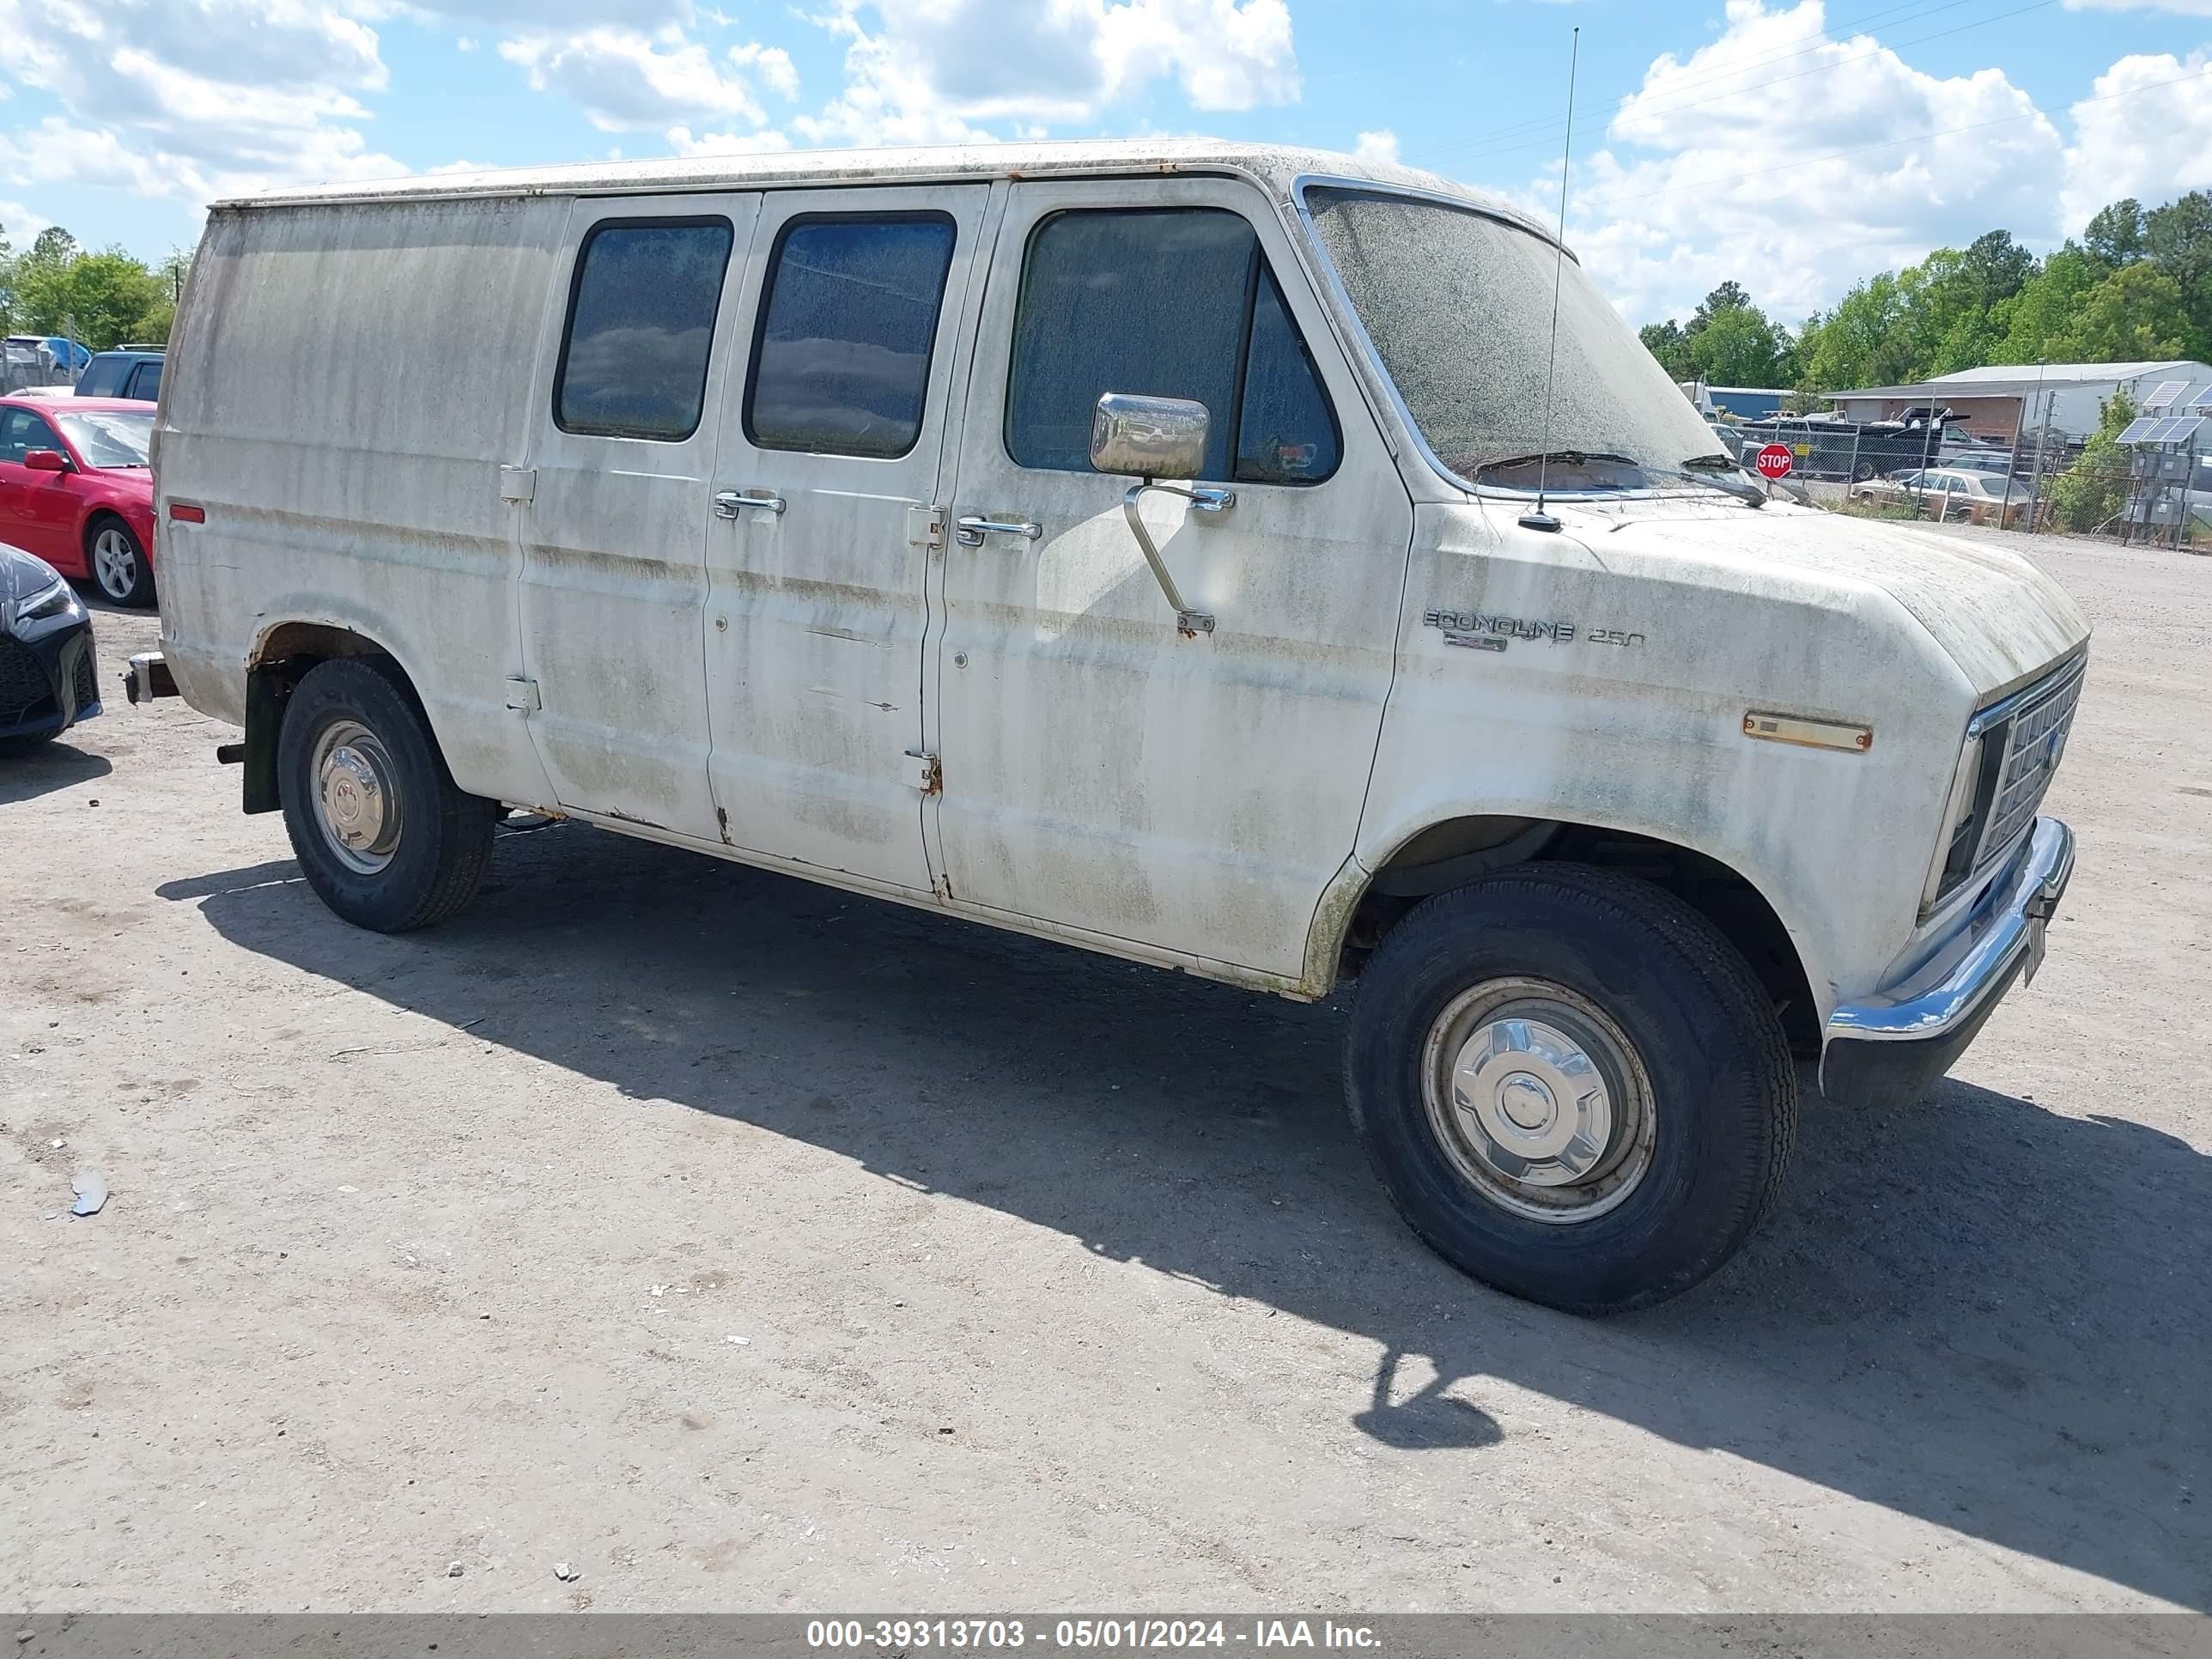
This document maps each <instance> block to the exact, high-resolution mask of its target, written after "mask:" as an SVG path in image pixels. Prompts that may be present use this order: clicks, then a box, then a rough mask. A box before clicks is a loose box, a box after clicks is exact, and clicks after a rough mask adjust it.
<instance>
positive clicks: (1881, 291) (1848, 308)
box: [1797, 271, 1912, 392]
mask: <svg viewBox="0 0 2212 1659" xmlns="http://www.w3.org/2000/svg"><path fill="white" fill-rule="evenodd" d="M1904 313H1905V296H1904V294H1903V292H1902V291H1901V290H1900V289H1899V286H1898V279H1897V277H1896V276H1893V274H1891V273H1890V272H1888V271H1883V272H1882V273H1881V274H1880V275H1879V276H1869V277H1868V278H1867V279H1866V280H1865V281H1864V282H1862V283H1856V284H1854V285H1853V286H1852V288H1851V289H1850V292H1849V293H1847V294H1845V295H1844V297H1843V298H1842V299H1841V300H1839V301H1837V302H1836V308H1835V309H1834V310H1833V311H1831V312H1828V313H1826V314H1822V313H1819V312H1815V313H1814V314H1813V315H1812V316H1811V317H1810V318H1808V319H1806V323H1805V327H1804V330H1803V331H1802V333H1801V334H1800V335H1799V336H1798V339H1797V384H1798V385H1799V386H1801V387H1802V389H1804V390H1806V391H1808V392H1841V391H1844V390H1846V389H1848V388H1850V387H1851V386H1885V385H1888V384H1890V383H1891V382H1893V381H1897V380H1904V379H1905V378H1906V376H1907V375H1908V374H1911V368H1912V355H1911V344H1910V343H1909V342H1908V341H1906V340H1905V338H1904V337H1903V336H1902V333H1901V331H1900V330H1899V321H1900V319H1902V318H1903V316H1904Z"/></svg>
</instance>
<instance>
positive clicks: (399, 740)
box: [276, 657, 499, 933]
mask: <svg viewBox="0 0 2212 1659" xmlns="http://www.w3.org/2000/svg"><path fill="white" fill-rule="evenodd" d="M341 723H350V724H352V725H356V726H361V727H362V728H365V730H366V732H367V733H368V736H369V737H370V738H373V740H374V742H375V743H376V744H380V745H381V748H382V751H383V757H384V758H386V759H387V760H388V761H389V763H390V776H389V778H388V780H386V781H385V783H384V787H383V794H382V799H384V801H385V803H386V809H387V810H392V811H396V814H397V816H396V817H395V819H394V822H395V823H396V824H397V825H398V829H397V831H396V840H395V842H394V844H393V845H392V847H391V848H389V850H388V852H386V853H384V854H381V856H383V857H384V858H385V859H386V862H384V863H383V865H382V866H381V867H380V868H378V869H375V870H374V871H373V872H372V871H363V870H362V869H360V868H356V867H355V866H353V865H350V864H349V863H348V862H347V861H346V860H345V858H344V857H343V856H342V855H341V854H340V853H339V850H338V848H337V845H336V844H334V842H333V839H332V836H331V834H330V833H329V832H327V831H325V829H324V827H323V823H322V818H321V813H320V811H319V807H318V805H317V798H318V787H317V781H316V769H317V763H316V751H317V749H318V746H319V744H320V743H321V741H322V739H323V736H324V734H325V732H332V731H334V730H336V729H337V728H338V727H339V726H340V725H341ZM379 776H380V779H381V778H382V776H383V770H382V769H381V768H380V769H379ZM276 782H277V793H278V796H279V798H280V799H282V801H283V807H284V828H285V830H286V831H287V833H289V835H290V836H291V838H292V851H293V852H294V854H296V855H297V857H298V858H299V860H300V868H301V872H302V873H304V874H305V875H306V876H307V882H308V884H309V885H310V886H312V887H313V889H314V890H315V891H316V892H317V893H318V894H319V895H320V896H321V897H322V901H323V902H324V903H325V904H327V905H328V906H330V908H331V909H332V910H334V911H335V912H337V915H340V916H342V917H343V918H344V919H345V920H346V921H349V922H352V923H353V924H354V925H355V926H356V927H367V928H369V929H371V930H373V931H374V932H376V933H406V932H408V931H410V929H413V928H416V927H431V926H433V925H435V923H438V922H441V921H445V920H446V919H447V917H449V916H451V915H453V913H454V912H455V911H457V910H459V908H461V907H462V906H463V905H465V904H466V903H467V902H469V901H470V900H471V899H472V898H474V897H475V896H476V892H477V886H478V884H480V883H481V882H482V881H483V872H484V866H485V865H486V864H487V863H488V862H489V860H490V858H491V836H492V825H493V823H495V821H496V820H497V818H498V817H499V805H498V803H497V802H495V801H489V800H486V799H484V798H483V796H481V795H471V794H469V793H465V791H463V790H462V789H461V788H460V787H459V786H458V785H456V784H455V783H454V781H453V774H452V773H451V772H449V771H447V769H446V760H445V757H444V756H443V755H441V754H440V753H439V751H438V744H437V739H436V738H435V737H434V736H433V735H432V734H431V731H430V723H429V721H428V719H426V718H425V717H424V715H423V713H422V704H421V703H420V702H418V701H417V700H416V696H415V692H414V689H413V688H412V687H411V686H410V685H409V684H407V680H406V677H405V676H404V675H403V674H402V673H401V672H400V671H399V669H398V665H397V664H395V663H393V662H392V661H391V660H390V659H388V658H383V657H342V658H338V659H334V660H332V661H330V662H325V663H322V664H319V665H317V666H316V667H314V668H313V669H310V670H309V671H308V672H307V678H304V679H302V680H301V682H300V684H299V686H298V688H297V689H296V690H295V691H294V692H293V693H292V695H291V696H290V698H289V700H288V701H287V702H286V703H285V705H284V722H283V726H282V727H281V728H280V729H279V731H278V732H277V738H276Z"/></svg>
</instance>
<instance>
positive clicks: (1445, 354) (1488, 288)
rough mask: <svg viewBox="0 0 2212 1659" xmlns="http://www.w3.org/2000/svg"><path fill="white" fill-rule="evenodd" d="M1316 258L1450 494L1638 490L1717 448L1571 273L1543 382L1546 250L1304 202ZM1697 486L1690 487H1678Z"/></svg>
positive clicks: (1472, 226)
mask: <svg viewBox="0 0 2212 1659" xmlns="http://www.w3.org/2000/svg"><path fill="white" fill-rule="evenodd" d="M1305 205H1306V210H1307V211H1308V213H1309V214H1310V216H1312V220H1313V223H1314V228H1315V229H1316V232H1318V234H1319V235H1320V238H1321V243H1322V248H1323V249H1324V251H1325V252H1327V254H1328V258H1329V261H1330V263H1331V264H1334V266H1335V268H1336V273H1337V276H1338V277H1339V278H1340V280H1341V281H1342V283H1343V284H1344V287H1345V290H1346V293H1348V294H1349V295H1351V297H1352V307H1353V308H1354V309H1355V310H1356V311H1357V312H1358V313H1359V320H1360V322H1361V324H1362V325H1364V327H1365V328H1366V330H1367V334H1368V337H1369V338H1370V339H1371V340H1373V341H1374V343H1375V349H1376V352H1377V353H1378V354H1379V355H1380V356H1381V357H1382V359H1383V368H1384V369H1385V370H1386V371H1388V373H1389V376H1390V379H1391V380H1392V381H1393V382H1394V383H1395V385H1396V386H1397V388H1398V395H1399V396H1400V397H1401V398H1403V399H1404V400H1405V404H1406V407H1407V410H1409V411H1410V412H1411V413H1412V415H1413V423H1414V424H1415V425H1416V426H1417V427H1419V428H1420V434H1421V437H1422V440H1423V441H1425V443H1426V444H1427V445H1428V447H1429V448H1430V450H1431V452H1432V453H1434V454H1435V456H1436V458H1437V460H1439V461H1440V462H1442V463H1443V465H1444V466H1445V467H1446V468H1447V469H1448V470H1449V471H1451V472H1452V473H1453V474H1455V476H1456V477H1458V478H1460V479H1461V480H1462V482H1467V483H1478V484H1481V485H1484V486H1486V487H1493V486H1494V487H1496V488H1498V489H1515V490H1528V491H1530V492H1532V493H1533V492H1534V489H1535V488H1536V478H1537V471H1538V458H1539V457H1540V456H1541V455H1542V454H1543V453H1545V452H1547V451H1548V452H1549V453H1550V454H1551V458H1552V459H1551V461H1550V463H1549V465H1548V467H1547V470H1546V471H1547V477H1546V483H1547V485H1548V486H1549V487H1550V488H1551V489H1553V490H1565V491H1576V490H1619V489H1650V488H1654V487H1656V486H1657V485H1659V484H1660V483H1662V481H1667V482H1673V481H1675V480H1678V479H1680V477H1681V475H1680V474H1679V473H1678V472H1677V471H1676V469H1679V468H1680V467H1682V466H1683V465H1685V464H1686V463H1690V462H1693V461H1705V462H1706V463H1707V464H1708V465H1717V466H1720V467H1721V468H1722V469H1723V471H1724V472H1725V471H1729V470H1732V469H1733V466H1734V463H1733V461H1732V460H1730V459H1729V458H1727V457H1725V456H1723V457H1722V459H1721V460H1720V461H1719V462H1717V463H1716V462H1712V461H1711V460H1710V459H1709V458H1711V457H1713V456H1715V455H1716V454H1717V453H1719V452H1720V449H1721V446H1720V444H1719V442H1718V441H1717V440H1716V439H1715V438H1714V436H1713V435H1712V433H1711V430H1710V429H1708V428H1707V427H1706V425H1705V422H1704V421H1703V420H1702V419H1700V418H1699V415H1698V411H1697V410H1695V409H1694V408H1692V406H1691V404H1690V400H1689V399H1688V398H1685V397H1684V396H1683V395H1682V393H1681V392H1680V389H1679V388H1678V387H1677V386H1675V385H1674V381H1673V380H1669V379H1668V376H1667V371H1666V370H1665V369H1663V368H1660V367H1659V363H1658V361H1657V359H1656V358H1654V357H1653V356H1652V355H1651V354H1650V352H1649V351H1648V350H1646V349H1644V343H1643V342H1642V341H1640V340H1638V338H1637V337H1636V336H1635V335H1634V333H1632V331H1630V329H1629V326H1628V325H1627V324H1626V322H1624V321H1622V320H1621V317H1620V313H1618V312H1616V311H1615V310H1614V309H1613V307H1612V305H1611V304H1610V303H1608V302H1607V300H1606V298H1605V296H1604V295H1601V294H1600V293H1599V292H1598V291H1597V287H1596V285H1595V283H1592V282H1591V281H1590V279H1589V276H1588V275H1587V274H1585V273H1584V271H1583V269H1582V267H1581V266H1580V265H1578V264H1576V263H1575V262H1574V261H1573V260H1572V259H1569V260H1567V261H1566V262H1565V266H1564V268H1563V269H1561V270H1559V367H1558V374H1557V380H1556V390H1555V392H1554V394H1553V400H1552V410H1551V419H1550V421H1549V423H1548V429H1547V422H1546V420H1545V416H1544V386H1545V372H1546V368H1547V359H1548V354H1549V351H1550V345H1551V337H1552V284H1553V265H1554V263H1555V259H1556V255H1555V252H1554V251H1553V246H1552V245H1551V244H1550V243H1548V242H1547V241H1545V240H1543V239H1542V238H1541V237H1538V236H1534V235H1531V234H1529V233H1528V232H1527V231H1525V230H1519V229H1516V228H1514V227H1513V226H1511V225H1509V224H1506V223H1504V222H1502V221H1499V220H1497V219H1492V218H1490V217H1488V216H1486V215H1484V214H1481V213H1478V212H1475V211H1474V210H1471V209H1467V208H1459V207H1454V206H1450V205H1449V204H1445V203H1442V202H1435V201H1430V200H1425V199H1423V198H1420V197H1407V196H1398V195H1391V194H1384V193H1381V192H1376V191H1364V190H1339V189H1327V188H1320V187H1316V188H1313V189H1310V190H1308V191H1306V192H1305ZM1690 482H1692V483H1694V478H1692V479H1691V480H1690Z"/></svg>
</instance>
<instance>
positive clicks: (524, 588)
mask: <svg viewBox="0 0 2212 1659" xmlns="http://www.w3.org/2000/svg"><path fill="white" fill-rule="evenodd" d="M759 211H760V197H759V196H758V195H757V194H729V195H711V196H692V197H670V196H653V197H616V198H609V199H602V200H591V199H581V200H579V201H577V202H576V203H575V204H574V205H573V207H572V208H571V210H570V216H569V226H568V259H567V261H566V264H565V265H564V267H563V269H562V271H561V272H560V274H559V275H558V276H556V279H555V281H556V289H555V294H554V296H553V300H552V302H551V303H550V305H549V306H548V307H547V318H546V326H545V329H544V333H543V336H542V337H541V340H540V343H539V349H538V368H537V374H536V376H535V379H534V380H533V383H532V393H531V396H532V402H533V404H534V414H533V416H532V422H533V433H534V435H533V438H532V450H531V454H530V457H529V460H528V465H526V467H522V468H519V469H515V470H514V471H513V474H512V475H511V476H510V477H508V479H507V482H506V483H505V484H504V486H503V488H504V489H507V491H508V492H509V493H510V494H511V495H513V496H514V497H515V498H516V499H518V500H519V501H520V503H521V507H520V526H521V530H520V534H521V539H522V575H521V583H520V598H519V601H518V613H519V621H520V632H521V657H522V662H523V671H524V683H523V684H521V685H520V686H517V687H514V688H513V693H512V697H511V700H512V701H513V702H515V703H516V704H517V706H519V707H520V708H524V709H525V710H526V714H527V718H528V720H529V723H530V730H531V734H532V739H533V740H534V741H535V742H536V744H537V745H538V754H539V757H541V758H542V759H543V761H544V764H545V769H546V772H547V773H548V775H550V777H551V779H552V781H553V787H554V793H555V794H556V796H557V798H558V804H559V805H561V806H562V807H564V808H567V809H568V810H569V811H577V812H581V813H584V814H586V815H587V816H588V815H592V814H597V815H599V816H601V817H610V818H621V819H625V820H628V821H629V822H632V823H642V824H644V825H647V827H649V828H652V829H659V830H662V831H664V832H665V833H668V834H671V835H676V836H688V837H692V838H695V839H699V840H706V841H712V840H714V838H715V836H716V826H715V820H714V797H713V794H712V793H711V792H710V791H709V790H708V784H707V749H708V736H707V702H706V694H705V684H706V662H705V658H704V653H703V651H702V646H701V642H700V629H701V625H702V617H703V615H704V613H705V609H706V600H707V565H706V543H707V526H708V520H709V517H710V515H711V512H712V508H711V504H710V500H709V498H710V497H711V495H712V494H713V490H712V489H711V487H710V480H711V478H712V475H713V471H714V444H715V439H716V436H717V434H718V431H719V429H720V416H721V409H722V387H723V381H724V379H725V377H726V374H728V372H729V367H728V365H729V361H730V359H731V358H732V357H733V356H742V354H741V352H738V351H734V350H733V349H732V340H731V337H732V335H733V334H734V329H733V328H732V313H733V312H734V310H735V307H734V305H732V304H730V303H726V300H725V289H728V291H729V293H730V295H732V296H733V295H734V293H735V289H736V282H735V276H736V273H738V271H739V270H742V269H743V267H744V256H745V250H746V248H747V247H748V246H750V240H751V236H752V228H753V222H754V220H755V219H756V218H757V216H758V215H759ZM424 392H425V395H426V396H435V388H434V387H428V386H426V387H425V388H424Z"/></svg>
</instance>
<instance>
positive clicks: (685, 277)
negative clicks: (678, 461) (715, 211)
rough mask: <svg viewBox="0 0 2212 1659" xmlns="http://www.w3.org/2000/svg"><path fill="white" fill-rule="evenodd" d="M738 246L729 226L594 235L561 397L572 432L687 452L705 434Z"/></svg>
mask: <svg viewBox="0 0 2212 1659" xmlns="http://www.w3.org/2000/svg"><path fill="white" fill-rule="evenodd" d="M730 240H731V233H730V224H729V221H727V220H726V219H682V220H671V219H658V220H610V221H608V222H605V223H604V224H600V225H596V226H594V227H593V228H592V233H591V234H590V235H589V236H587V237H586V238H585V240H584V246H583V250H582V252H580V253H579V254H578V255H577V257H576V280H575V286H574V294H573V298H572V299H571V300H570V301H569V306H568V334H567V336H566V337H565V338H563V340H562V343H561V372H560V374H559V376H558V377H557V379H556V381H555V385H554V390H553V411H554V417H555V419H556V420H557V421H558V422H560V425H561V428H562V430H563V431H566V432H580V433H586V434H590V435H596V436H599V437H608V438H652V439H658V440H659V441H663V442H681V441H683V440H684V439H686V438H688V437H690V435H692V434H693V433H694V432H696V431H697V430H698V428H699V415H700V411H701V410H702V408H703V407H704V405H705V402H706V394H707V358H708V351H709V349H710V348H711V347H712V346H713V344H714V314H715V312H716V311H717V309H718V308H719V307H720V303H721V298H722V274H723V272H724V270H726V268H727V267H728V265H729V262H730Z"/></svg>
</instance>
